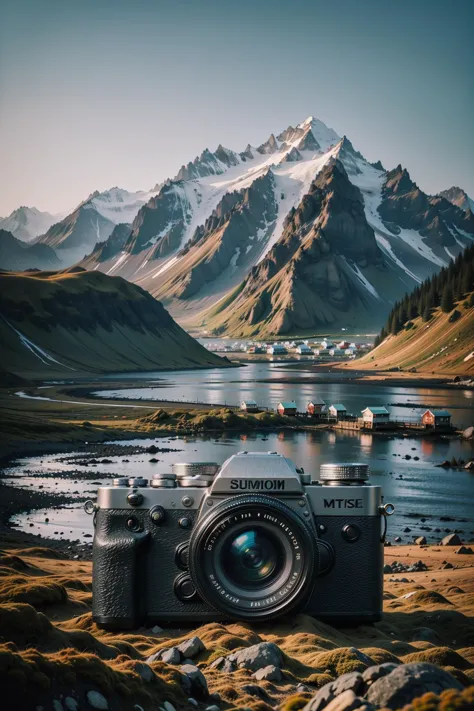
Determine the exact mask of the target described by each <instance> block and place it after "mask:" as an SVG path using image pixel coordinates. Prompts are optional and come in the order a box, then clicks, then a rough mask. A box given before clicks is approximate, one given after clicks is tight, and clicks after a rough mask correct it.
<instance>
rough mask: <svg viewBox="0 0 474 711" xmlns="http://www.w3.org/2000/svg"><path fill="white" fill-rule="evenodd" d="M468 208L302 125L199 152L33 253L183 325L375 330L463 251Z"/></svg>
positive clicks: (93, 204) (66, 226)
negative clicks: (73, 266)
mask: <svg viewBox="0 0 474 711" xmlns="http://www.w3.org/2000/svg"><path fill="white" fill-rule="evenodd" d="M471 208H472V201H470V198H469V197H468V196H467V195H466V194H465V193H464V192H463V191H462V190H460V189H459V188H451V189H449V190H447V191H444V193H442V194H441V193H440V194H439V195H436V196H430V195H427V194H426V193H424V192H423V191H422V190H421V188H419V187H418V186H417V185H416V184H415V183H414V182H413V181H412V179H411V178H410V175H409V173H408V172H407V170H406V169H405V168H403V167H402V166H400V165H399V166H397V167H396V168H395V169H393V170H386V169H385V168H384V167H383V166H382V164H381V163H380V162H379V161H378V162H376V163H371V162H370V161H368V160H367V159H366V158H365V157H364V156H363V155H362V154H361V153H360V152H359V151H357V150H356V149H355V148H354V146H353V145H352V143H351V141H350V140H349V139H348V138H347V137H346V136H343V137H340V136H338V135H337V133H336V132H335V131H334V130H333V129H331V128H328V127H327V126H326V125H325V124H324V123H323V122H321V121H319V120H318V119H315V118H313V117H309V118H308V119H306V120H305V121H303V122H302V123H300V124H298V125H297V126H296V127H293V126H289V127H288V128H286V129H285V130H284V131H282V132H280V133H278V134H276V135H275V134H271V135H270V136H269V138H268V139H267V140H266V141H265V142H264V143H262V144H260V145H257V146H252V145H250V144H249V145H247V147H246V148H245V150H243V151H241V152H235V151H232V150H229V149H227V148H224V147H223V146H222V145H219V146H218V148H217V149H216V150H215V151H214V152H211V151H210V150H209V149H206V150H204V151H203V152H202V153H201V155H200V156H198V157H196V158H195V159H194V160H193V161H191V162H189V163H188V164H187V165H183V166H182V167H181V168H180V170H179V171H178V172H177V174H176V175H175V176H174V177H173V178H171V179H169V180H166V181H165V182H164V183H162V184H161V185H156V186H155V188H154V189H153V190H152V191H150V192H148V193H144V192H143V193H129V192H128V191H124V190H121V189H119V188H113V189H112V190H110V191H106V192H105V193H97V192H95V193H93V194H92V195H90V196H89V198H88V199H87V200H85V201H84V202H83V203H81V204H80V205H79V206H78V208H76V210H75V211H73V212H72V213H71V214H70V215H68V216H67V217H66V218H64V219H63V220H62V221H60V222H59V223H57V224H55V225H53V226H51V227H50V228H49V230H47V231H46V233H45V234H43V235H41V236H40V237H38V238H37V239H36V243H37V244H46V245H48V246H50V247H52V248H53V249H54V250H55V251H56V253H57V254H58V256H59V257H60V259H61V260H62V262H63V263H72V262H75V261H78V260H80V261H79V263H80V264H81V266H83V267H85V268H86V269H90V270H100V271H103V272H105V273H106V274H113V275H120V276H122V277H124V278H126V279H128V280H130V281H132V282H135V283H137V284H139V285H140V286H142V287H143V288H145V289H146V290H147V291H149V292H150V293H151V294H152V295H153V296H156V297H157V298H158V299H159V300H160V301H162V302H163V303H164V304H165V305H166V307H167V308H168V309H169V311H170V313H171V314H172V315H173V316H174V317H175V318H176V319H177V320H178V321H179V322H180V323H181V324H182V325H184V326H186V327H187V328H193V329H197V330H199V331H200V332H201V333H205V332H209V333H212V334H226V335H232V336H256V335H261V336H265V337H268V336H270V337H271V336H278V335H284V334H285V335H286V334H290V333H291V334H305V333H310V332H315V330H318V329H323V330H325V329H328V328H341V327H345V328H359V327H364V328H366V329H369V328H372V327H373V328H378V327H379V326H380V325H381V324H382V323H383V321H384V320H385V318H386V315H387V313H388V312H389V311H390V308H391V306H392V304H393V302H394V301H396V300H397V299H398V298H400V296H401V295H403V294H404V293H405V292H409V291H411V290H412V289H413V288H414V287H415V286H416V285H417V284H419V283H420V282H421V281H423V279H425V278H426V277H428V276H429V275H431V274H433V273H435V272H437V271H439V269H440V268H442V267H443V266H445V265H447V264H448V263H449V261H450V260H451V259H453V258H455V257H456V256H457V254H458V253H459V252H460V251H462V250H463V249H464V248H465V247H466V245H468V244H470V243H471V240H472V239H474V217H473V214H472V209H471ZM86 253H87V256H84V255H85V254H86Z"/></svg>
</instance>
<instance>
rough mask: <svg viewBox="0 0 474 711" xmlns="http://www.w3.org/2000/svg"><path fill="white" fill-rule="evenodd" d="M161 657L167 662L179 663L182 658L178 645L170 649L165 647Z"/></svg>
mask: <svg viewBox="0 0 474 711" xmlns="http://www.w3.org/2000/svg"><path fill="white" fill-rule="evenodd" d="M160 659H161V661H162V662H165V663H166V664H179V662H180V660H181V654H180V653H179V650H178V648H177V647H170V649H165V650H164V651H163V652H162V653H161V657H160Z"/></svg>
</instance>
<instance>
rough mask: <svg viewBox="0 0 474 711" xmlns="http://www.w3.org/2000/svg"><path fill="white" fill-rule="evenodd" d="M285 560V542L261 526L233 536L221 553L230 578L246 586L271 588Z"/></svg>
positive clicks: (225, 569)
mask: <svg viewBox="0 0 474 711" xmlns="http://www.w3.org/2000/svg"><path fill="white" fill-rule="evenodd" d="M284 557H285V552H284V547H283V546H282V544H281V541H279V540H278V539H277V538H276V536H271V535H270V534H269V533H268V532H266V531H265V530H264V529H262V528H259V527H257V528H249V529H244V530H243V531H242V532H240V533H237V534H236V535H230V536H229V538H228V540H227V541H226V542H225V544H224V546H223V550H222V554H221V558H222V566H223V569H224V571H225V573H226V575H227V577H228V578H229V580H231V581H232V582H234V583H235V584H236V585H242V586H243V587H245V586H249V587H258V586H260V585H268V583H269V581H270V580H272V579H273V578H275V577H276V576H277V575H278V574H279V573H280V571H281V568H282V564H283V561H284Z"/></svg>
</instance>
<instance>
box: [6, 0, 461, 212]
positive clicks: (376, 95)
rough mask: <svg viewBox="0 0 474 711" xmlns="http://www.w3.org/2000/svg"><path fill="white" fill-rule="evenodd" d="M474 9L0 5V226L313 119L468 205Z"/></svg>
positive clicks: (138, 183) (361, 1)
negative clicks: (2, 220) (461, 195)
mask: <svg viewBox="0 0 474 711" xmlns="http://www.w3.org/2000/svg"><path fill="white" fill-rule="evenodd" d="M473 31H474V3H473V2H471V0H449V1H446V2H438V1H437V0H398V1H390V0H331V2H329V1H328V0H324V2H320V0H310V1H308V0H291V1H288V2H281V0H233V1H229V0H167V1H166V2H164V1H163V0H0V156H1V173H2V177H3V180H2V189H1V190H0V215H6V214H7V213H9V212H10V211H11V210H12V209H14V208H15V207H17V206H18V205H20V204H27V205H35V206H37V207H38V208H40V209H44V210H50V211H63V210H67V209H69V208H71V207H73V206H74V205H75V204H77V203H78V202H79V201H80V200H82V199H84V198H85V197H86V196H87V195H88V194H89V193H90V192H91V191H93V190H95V189H98V190H103V189H106V188H108V187H111V186H113V185H119V186H121V187H125V188H128V189H138V188H142V189H149V188H151V187H152V186H153V185H154V184H155V183H156V182H158V181H161V180H163V179H164V178H166V177H169V176H172V175H174V174H175V173H176V172H177V170H178V169H179V167H180V166H181V164H182V163H184V162H188V161H189V160H192V159H193V158H194V157H195V155H196V154H198V153H200V152H201V151H202V150H203V149H204V148H205V147H209V148H210V149H215V148H216V147H217V145H218V144H219V143H223V144H224V145H225V146H227V147H229V148H232V149H234V150H242V149H243V148H244V147H245V145H246V144H247V143H248V142H250V143H253V144H258V143H259V142H262V141H263V140H265V139H266V138H267V137H268V135H269V134H270V132H272V131H273V132H277V131H280V130H282V129H283V128H285V127H286V126H287V125H288V124H290V123H291V124H293V125H295V124H296V123H298V122H300V121H302V120H304V119H305V118H306V117H307V116H308V115H310V114H312V115H314V116H316V117H318V118H320V119H321V120H323V121H324V122H326V123H327V124H328V125H329V126H331V127H333V128H334V129H335V130H336V131H337V132H338V133H339V134H340V135H342V134H346V135H347V136H348V137H349V138H350V139H351V141H352V142H353V144H354V146H355V147H356V148H357V149H358V150H360V151H361V152H362V153H363V154H364V155H365V156H366V157H367V158H369V159H370V160H376V159H381V160H382V162H383V163H384V165H385V166H386V167H393V166H395V165H396V164H397V163H399V162H401V163H402V164H403V165H404V166H406V167H407V168H408V170H409V171H410V173H411V175H412V177H413V178H414V179H415V180H416V181H417V182H418V183H419V185H420V186H421V187H422V188H423V189H424V190H426V191H427V192H436V191H438V190H441V189H442V188H445V187H449V186H450V185H452V184H458V185H460V186H461V187H464V188H465V189H466V190H467V191H468V192H469V193H470V194H471V196H474V171H473V162H474V160H473V159H474V138H473V130H472V127H473V125H474V84H473V67H474V50H473V41H472V38H473Z"/></svg>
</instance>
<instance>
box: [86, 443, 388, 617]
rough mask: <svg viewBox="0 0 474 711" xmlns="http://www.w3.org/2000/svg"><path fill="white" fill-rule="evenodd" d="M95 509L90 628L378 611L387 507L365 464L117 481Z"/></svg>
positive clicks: (198, 470) (269, 459) (209, 469)
mask: <svg viewBox="0 0 474 711" xmlns="http://www.w3.org/2000/svg"><path fill="white" fill-rule="evenodd" d="M86 510H88V511H89V512H94V524H95V537H94V546H93V603H92V613H93V619H94V621H95V622H96V623H97V624H98V625H100V626H102V627H105V628H108V629H127V628H128V629H130V628H133V627H136V626H138V625H143V624H147V625H150V624H153V623H159V624H176V623H178V624H181V623H185V622H192V623H197V622H198V623H201V622H209V621H213V620H222V621H224V620H234V619H240V620H248V621H252V620H254V621H259V620H267V619H269V618H273V617H277V616H283V615H286V614H288V613H290V612H292V613H293V612H295V611H299V612H305V613H306V614H309V615H313V616H314V617H317V618H319V619H321V620H325V621H331V622H333V623H340V624H354V623H364V622H373V621H376V620H379V619H380V617H381V612H382V583H383V541H384V536H385V530H386V518H385V517H386V515H389V514H391V513H393V510H394V508H393V506H392V505H391V504H385V505H383V504H382V492H381V487H380V486H372V485H370V484H369V483H368V467H367V466H366V465H364V464H323V465H321V467H320V472H319V482H317V481H312V479H311V476H309V475H307V474H305V473H304V472H303V471H302V470H299V469H297V468H296V467H295V465H294V464H293V462H292V461H291V460H289V459H287V458H286V457H283V456H281V455H280V454H277V453H275V452H269V453H250V452H240V453H239V454H235V455H233V456H231V457H230V458H229V459H227V460H226V461H225V462H224V464H223V465H222V466H221V467H219V466H218V465H217V464H214V463H194V464H193V463H186V464H174V465H173V466H172V473H169V474H158V475H155V476H154V477H153V479H152V480H151V481H150V482H148V481H147V480H146V479H142V478H136V479H115V480H114V482H113V486H109V487H100V488H99V491H98V498H97V503H96V504H93V503H92V502H88V504H86Z"/></svg>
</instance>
